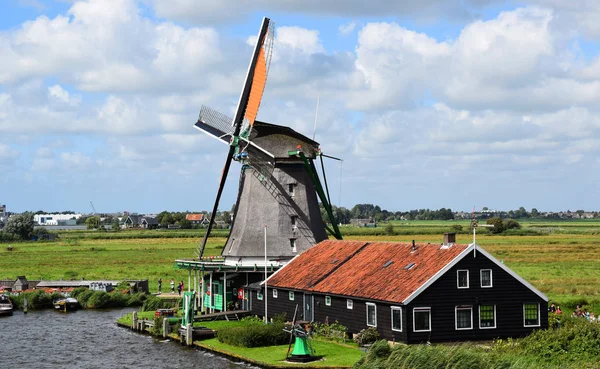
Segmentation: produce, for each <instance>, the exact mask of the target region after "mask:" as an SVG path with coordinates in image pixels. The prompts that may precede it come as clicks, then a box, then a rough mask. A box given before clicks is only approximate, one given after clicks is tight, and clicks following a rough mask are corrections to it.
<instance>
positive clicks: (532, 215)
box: [531, 208, 540, 218]
mask: <svg viewBox="0 0 600 369" xmlns="http://www.w3.org/2000/svg"><path fill="white" fill-rule="evenodd" d="M539 216H540V212H539V211H538V209H536V208H533V209H531V217H532V218H537V217H539Z"/></svg>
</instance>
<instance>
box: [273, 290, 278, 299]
mask: <svg viewBox="0 0 600 369" xmlns="http://www.w3.org/2000/svg"><path fill="white" fill-rule="evenodd" d="M277 295H278V293H277V289H275V288H273V298H275V299H276V298H277Z"/></svg>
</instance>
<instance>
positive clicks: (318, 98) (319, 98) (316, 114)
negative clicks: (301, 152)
mask: <svg viewBox="0 0 600 369" xmlns="http://www.w3.org/2000/svg"><path fill="white" fill-rule="evenodd" d="M319 100H321V96H317V110H316V111H315V128H314V129H313V138H312V139H313V141H314V140H315V135H316V134H317V117H318V116H319Z"/></svg>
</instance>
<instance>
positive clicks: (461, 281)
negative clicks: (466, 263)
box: [456, 270, 469, 288]
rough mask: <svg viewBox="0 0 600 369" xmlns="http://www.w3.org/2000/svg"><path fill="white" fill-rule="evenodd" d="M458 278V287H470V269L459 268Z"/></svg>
mask: <svg viewBox="0 0 600 369" xmlns="http://www.w3.org/2000/svg"><path fill="white" fill-rule="evenodd" d="M456 276H457V278H456V279H457V280H456V284H457V286H458V288H469V271H468V270H458V271H457V272H456Z"/></svg>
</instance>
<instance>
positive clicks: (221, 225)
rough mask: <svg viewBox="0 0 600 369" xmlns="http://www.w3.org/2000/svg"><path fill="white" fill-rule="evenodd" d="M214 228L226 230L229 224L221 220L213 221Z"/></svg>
mask: <svg viewBox="0 0 600 369" xmlns="http://www.w3.org/2000/svg"><path fill="white" fill-rule="evenodd" d="M215 227H217V228H220V229H228V228H229V223H225V222H224V221H222V220H215Z"/></svg>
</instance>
